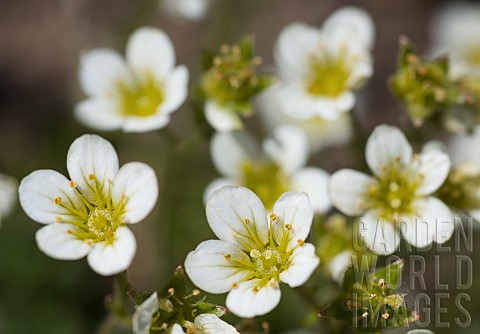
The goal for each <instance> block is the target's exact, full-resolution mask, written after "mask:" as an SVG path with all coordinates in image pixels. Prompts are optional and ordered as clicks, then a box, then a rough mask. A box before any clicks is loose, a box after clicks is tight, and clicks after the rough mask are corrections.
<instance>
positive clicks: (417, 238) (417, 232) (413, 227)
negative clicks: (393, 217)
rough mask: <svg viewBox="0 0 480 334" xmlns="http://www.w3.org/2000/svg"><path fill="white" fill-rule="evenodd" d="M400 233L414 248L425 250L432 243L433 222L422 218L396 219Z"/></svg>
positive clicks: (407, 217) (410, 216)
mask: <svg viewBox="0 0 480 334" xmlns="http://www.w3.org/2000/svg"><path fill="white" fill-rule="evenodd" d="M398 223H399V226H400V228H399V229H400V233H401V234H402V236H403V237H404V238H405V240H406V241H408V243H409V244H410V245H412V246H414V247H418V248H425V247H427V246H428V245H430V244H431V243H432V241H433V229H434V228H435V222H434V221H431V219H428V218H425V219H424V217H423V216H412V215H409V216H406V217H400V218H399V219H398Z"/></svg>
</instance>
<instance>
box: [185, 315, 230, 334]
mask: <svg viewBox="0 0 480 334" xmlns="http://www.w3.org/2000/svg"><path fill="white" fill-rule="evenodd" d="M194 322H195V327H196V328H195V329H196V330H197V331H198V333H199V334H220V333H221V334H238V331H237V330H236V329H235V327H233V326H232V325H229V324H227V323H226V322H225V321H223V320H221V319H220V318H219V317H217V316H216V315H215V314H209V313H205V314H200V315H198V316H196V317H195V320H194Z"/></svg>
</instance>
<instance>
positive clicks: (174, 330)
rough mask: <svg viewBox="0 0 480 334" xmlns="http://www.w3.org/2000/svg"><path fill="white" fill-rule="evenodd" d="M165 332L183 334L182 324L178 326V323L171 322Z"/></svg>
mask: <svg viewBox="0 0 480 334" xmlns="http://www.w3.org/2000/svg"><path fill="white" fill-rule="evenodd" d="M167 333H168V334H185V332H184V331H183V328H182V326H180V325H179V324H173V326H172V327H170V328H169V329H168V330H167Z"/></svg>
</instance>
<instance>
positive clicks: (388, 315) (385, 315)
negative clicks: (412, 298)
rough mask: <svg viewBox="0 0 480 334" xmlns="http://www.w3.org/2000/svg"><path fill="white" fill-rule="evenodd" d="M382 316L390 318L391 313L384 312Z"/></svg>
mask: <svg viewBox="0 0 480 334" xmlns="http://www.w3.org/2000/svg"><path fill="white" fill-rule="evenodd" d="M382 317H383V319H388V318H390V314H388V313H384V314H382Z"/></svg>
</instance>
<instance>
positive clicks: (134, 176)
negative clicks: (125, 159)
mask: <svg viewBox="0 0 480 334" xmlns="http://www.w3.org/2000/svg"><path fill="white" fill-rule="evenodd" d="M123 196H125V198H126V200H127V205H126V206H125V214H124V218H126V223H127V224H134V223H138V222H140V221H142V220H143V219H145V217H146V216H147V215H148V214H149V213H150V211H152V209H153V207H154V206H155V203H156V202H157V198H158V181H157V176H156V175H155V171H154V170H153V169H152V168H151V167H150V166H148V165H146V164H144V163H141V162H129V163H127V164H125V165H123V166H122V168H120V170H119V171H118V173H117V176H116V177H115V179H114V180H113V186H112V198H113V201H114V203H119V202H121V201H122V197H123Z"/></svg>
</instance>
